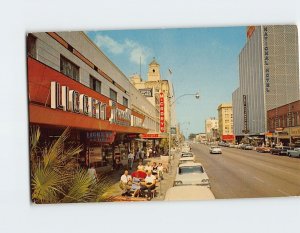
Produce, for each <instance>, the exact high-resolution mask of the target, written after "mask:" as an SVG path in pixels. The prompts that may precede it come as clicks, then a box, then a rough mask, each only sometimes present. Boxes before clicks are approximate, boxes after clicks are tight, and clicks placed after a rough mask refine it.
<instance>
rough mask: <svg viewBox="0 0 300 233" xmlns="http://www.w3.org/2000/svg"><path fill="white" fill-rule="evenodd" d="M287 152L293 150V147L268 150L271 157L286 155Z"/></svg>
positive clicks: (278, 147)
mask: <svg viewBox="0 0 300 233" xmlns="http://www.w3.org/2000/svg"><path fill="white" fill-rule="evenodd" d="M288 150H293V147H289V146H276V147H274V148H272V149H271V150H270V153H271V154H272V155H287V151H288Z"/></svg>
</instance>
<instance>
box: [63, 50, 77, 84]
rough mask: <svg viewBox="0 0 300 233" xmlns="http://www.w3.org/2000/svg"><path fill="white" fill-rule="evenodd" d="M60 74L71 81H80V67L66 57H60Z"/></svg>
mask: <svg viewBox="0 0 300 233" xmlns="http://www.w3.org/2000/svg"><path fill="white" fill-rule="evenodd" d="M60 72H62V73H63V74H64V75H66V76H68V77H70V78H71V79H74V80H76V81H79V67H78V66H77V65H75V64H74V63H73V62H71V61H70V60H68V59H67V58H65V57H64V56H60Z"/></svg>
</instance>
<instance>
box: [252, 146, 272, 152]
mask: <svg viewBox="0 0 300 233" xmlns="http://www.w3.org/2000/svg"><path fill="white" fill-rule="evenodd" d="M270 150H271V148H270V147H267V146H260V147H256V152H260V153H270Z"/></svg>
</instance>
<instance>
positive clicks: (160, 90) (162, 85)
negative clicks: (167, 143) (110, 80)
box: [130, 59, 176, 138]
mask: <svg viewBox="0 0 300 233" xmlns="http://www.w3.org/2000/svg"><path fill="white" fill-rule="evenodd" d="M147 76H148V78H147V80H145V81H144V80H142V78H141V77H140V75H138V74H135V75H133V76H131V77H130V81H131V83H132V84H133V86H134V87H135V88H136V89H138V90H139V91H140V92H141V93H142V94H143V95H144V96H145V97H146V98H147V99H148V100H149V102H150V103H151V104H152V105H153V106H155V107H156V109H157V116H158V119H159V122H160V123H159V125H158V128H157V130H156V135H160V137H161V138H164V137H166V136H167V133H168V131H169V127H170V124H171V126H172V127H176V113H175V104H173V103H174V100H175V93H174V89H173V85H172V83H171V82H170V81H169V80H163V79H161V74H160V65H159V64H158V63H157V61H156V60H155V59H153V61H152V62H151V63H150V64H149V65H148V75H147ZM169 113H171V114H169ZM170 115H171V119H170ZM151 137H152V136H151V135H150V136H149V138H151ZM145 138H146V137H145Z"/></svg>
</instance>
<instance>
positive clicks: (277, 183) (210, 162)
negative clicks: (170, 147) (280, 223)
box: [192, 144, 300, 198]
mask: <svg viewBox="0 0 300 233" xmlns="http://www.w3.org/2000/svg"><path fill="white" fill-rule="evenodd" d="M208 148H209V147H208V146H206V145H202V144H193V145H192V151H193V152H194V154H195V156H196V161H197V162H201V163H202V165H203V166H204V168H205V170H206V172H207V174H208V176H209V178H210V182H211V188H212V192H213V193H214V194H215V196H216V198H249V197H281V196H299V195H300V159H298V158H290V157H286V156H276V155H271V154H269V153H266V154H262V153H257V152H256V151H245V150H240V149H235V148H227V147H222V152H223V154H222V155H211V154H209V152H208Z"/></svg>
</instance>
